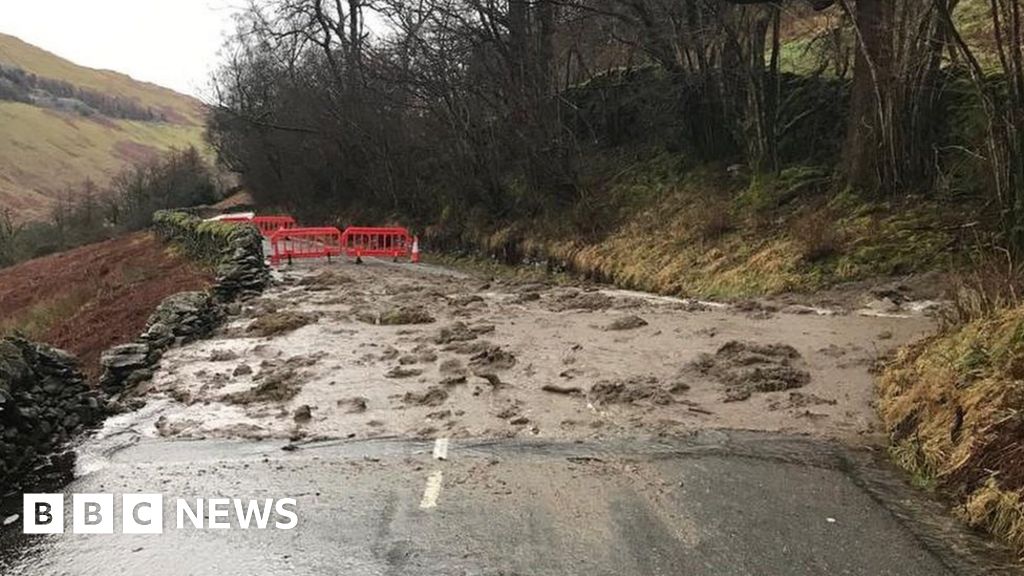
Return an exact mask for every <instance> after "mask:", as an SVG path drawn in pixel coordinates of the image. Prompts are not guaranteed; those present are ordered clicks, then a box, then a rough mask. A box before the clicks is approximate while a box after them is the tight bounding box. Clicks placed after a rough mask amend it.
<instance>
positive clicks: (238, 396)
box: [224, 366, 305, 404]
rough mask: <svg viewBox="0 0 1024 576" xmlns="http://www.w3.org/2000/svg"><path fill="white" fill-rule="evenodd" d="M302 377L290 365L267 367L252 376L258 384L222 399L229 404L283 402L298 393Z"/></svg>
mask: <svg viewBox="0 0 1024 576" xmlns="http://www.w3.org/2000/svg"><path fill="white" fill-rule="evenodd" d="M304 379H305V378H304V376H303V375H302V374H300V373H299V372H298V371H297V370H296V369H295V368H293V367H291V366H276V367H272V368H267V369H265V370H262V371H260V373H259V374H257V375H256V376H255V377H254V378H253V380H254V381H256V382H258V384H256V385H255V386H253V387H252V388H250V389H248V390H246V391H244V392H235V393H232V394H228V395H226V396H225V397H224V401H225V402H227V403H229V404H251V403H253V402H285V401H287V400H291V399H292V398H294V397H295V395H296V394H298V393H299V390H301V389H302V384H303V381H304Z"/></svg>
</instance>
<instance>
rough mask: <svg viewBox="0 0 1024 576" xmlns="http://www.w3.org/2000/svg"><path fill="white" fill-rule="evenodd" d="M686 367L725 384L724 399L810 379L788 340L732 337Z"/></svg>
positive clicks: (797, 384) (776, 389)
mask: <svg viewBox="0 0 1024 576" xmlns="http://www.w3.org/2000/svg"><path fill="white" fill-rule="evenodd" d="M690 367H691V368H692V369H693V370H694V371H696V372H697V373H698V374H700V375H702V376H706V377H709V378H711V379H713V380H715V381H717V382H718V383H719V384H721V385H723V386H724V387H725V393H726V395H725V401H727V402H737V401H742V400H746V399H748V398H750V397H751V395H752V394H753V393H755V392H781V391H783V390H791V389H793V388H800V387H802V386H804V385H806V384H807V383H808V382H810V381H811V375H810V373H809V372H807V371H806V370H804V369H803V362H802V358H801V356H800V353H799V352H797V351H796V349H795V348H793V347H792V346H790V345H788V344H755V343H751V342H740V341H737V340H732V341H729V342H727V343H725V344H724V345H722V346H721V347H720V348H719V349H718V351H717V352H715V353H714V354H713V355H712V354H703V355H702V356H701V357H700V358H698V359H697V360H695V361H694V362H692V363H691V365H690Z"/></svg>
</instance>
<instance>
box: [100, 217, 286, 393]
mask: <svg viewBox="0 0 1024 576" xmlns="http://www.w3.org/2000/svg"><path fill="white" fill-rule="evenodd" d="M153 223H154V229H155V230H156V232H157V234H159V235H160V237H161V238H163V239H164V241H166V242H170V243H172V244H174V245H176V246H179V247H180V248H182V249H183V250H184V251H185V252H186V253H187V254H188V255H189V256H191V257H193V258H195V259H197V260H200V261H202V262H205V263H207V264H211V265H215V266H216V267H217V282H216V284H215V285H214V286H213V288H212V289H211V290H210V291H208V292H182V293H179V294H175V295H173V296H169V297H167V298H166V299H164V301H163V302H161V303H160V305H159V306H158V307H157V309H156V311H155V312H153V315H152V316H150V318H149V322H148V323H147V325H146V330H145V331H144V332H143V333H142V334H141V335H140V336H139V337H138V338H137V339H136V340H135V342H132V343H130V344H122V345H120V346H115V347H113V348H111V349H109V350H107V351H105V352H104V353H103V354H102V355H101V357H100V364H101V365H102V366H103V376H102V377H101V378H100V386H101V387H102V388H103V390H104V392H106V393H107V394H110V395H115V394H119V393H121V392H123V391H124V390H126V389H131V388H133V387H134V386H136V385H138V384H139V383H141V382H145V381H147V380H149V379H150V378H151V377H152V376H153V369H154V367H155V366H156V364H157V362H159V361H160V358H161V357H162V356H163V354H164V352H166V351H167V350H168V349H169V348H171V347H172V346H180V345H181V344H184V343H187V342H190V341H192V340H196V339H198V338H203V337H205V336H207V335H209V334H210V332H212V331H213V330H214V328H216V327H217V325H218V324H220V322H221V320H222V319H223V317H224V313H223V306H224V305H225V304H227V303H229V302H232V301H235V300H239V299H245V298H249V297H252V296H255V295H258V294H260V293H261V292H262V291H263V289H264V288H266V286H267V285H268V284H269V283H270V269H269V268H268V267H267V264H266V261H265V259H264V256H263V236H262V235H261V234H260V232H259V230H257V229H256V228H255V227H254V226H247V225H244V224H237V223H223V222H205V221H203V220H200V219H199V218H197V217H195V216H192V215H190V214H186V213H184V212H172V211H160V212H157V213H156V214H154V215H153Z"/></svg>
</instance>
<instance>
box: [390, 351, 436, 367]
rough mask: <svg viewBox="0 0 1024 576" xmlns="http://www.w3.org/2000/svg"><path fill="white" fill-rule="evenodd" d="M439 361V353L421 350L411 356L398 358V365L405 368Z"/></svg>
mask: <svg viewBox="0 0 1024 576" xmlns="http://www.w3.org/2000/svg"><path fill="white" fill-rule="evenodd" d="M436 361H437V353H436V352H434V351H433V350H421V351H419V352H415V353H411V354H403V355H402V356H399V357H398V363H399V364H401V365H403V366H409V365H411V364H430V363H432V362H436Z"/></svg>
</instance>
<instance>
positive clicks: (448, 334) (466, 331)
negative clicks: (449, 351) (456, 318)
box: [434, 322, 478, 344]
mask: <svg viewBox="0 0 1024 576" xmlns="http://www.w3.org/2000/svg"><path fill="white" fill-rule="evenodd" d="M477 337H478V335H477V333H476V332H474V331H473V330H471V329H470V328H469V326H467V325H466V323H465V322H455V323H454V324H452V325H450V326H445V327H443V328H441V330H440V331H439V332H438V334H437V337H435V338H434V343H435V344H451V343H452V342H469V341H472V340H476V339H477Z"/></svg>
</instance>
